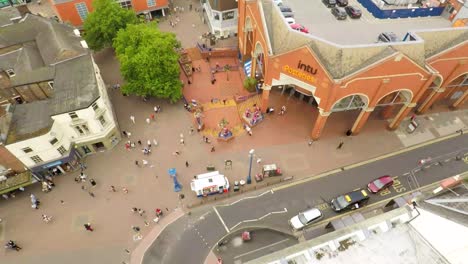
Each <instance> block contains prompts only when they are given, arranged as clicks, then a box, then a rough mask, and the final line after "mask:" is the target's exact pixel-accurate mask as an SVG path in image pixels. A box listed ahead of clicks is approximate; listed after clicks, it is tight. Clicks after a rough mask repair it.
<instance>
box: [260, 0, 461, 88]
mask: <svg viewBox="0 0 468 264" xmlns="http://www.w3.org/2000/svg"><path fill="white" fill-rule="evenodd" d="M287 1H290V2H287ZM294 1H296V4H297V7H295V6H293V4H294ZM297 1H301V0H285V1H284V2H283V3H284V5H290V7H291V8H292V9H293V11H295V10H298V11H297V12H294V13H295V14H296V16H295V19H296V22H297V23H301V24H304V25H305V26H306V27H308V28H309V31H310V34H305V33H301V32H298V31H295V30H292V29H291V28H290V27H289V26H288V25H287V23H286V21H285V20H284V17H283V15H282V14H281V12H280V10H279V8H278V7H277V6H276V5H275V4H274V3H273V2H272V1H271V0H261V3H262V10H263V13H264V17H265V24H266V27H267V29H268V38H269V43H270V45H271V47H265V49H267V48H268V50H270V48H271V50H270V52H271V53H273V54H275V55H278V54H282V53H286V52H288V51H291V50H294V49H297V48H300V47H304V46H307V47H309V48H310V49H311V50H312V51H313V53H314V54H315V55H316V56H317V57H318V58H319V60H320V61H321V63H322V64H323V65H324V66H325V68H326V69H327V70H328V72H329V73H330V74H331V76H332V77H333V78H334V79H342V78H345V77H347V76H349V75H351V74H353V73H355V72H357V71H359V70H361V69H363V68H364V67H366V66H369V65H371V64H373V63H376V62H378V61H382V60H385V59H388V58H390V57H391V56H397V55H399V54H403V55H405V56H406V57H408V58H409V59H411V61H413V62H414V63H416V64H417V65H419V66H421V67H422V68H425V67H426V65H425V64H426V59H428V58H429V57H430V56H434V55H436V54H438V53H441V52H443V51H444V50H447V49H449V48H452V47H454V46H456V45H459V44H461V43H463V42H467V41H468V27H462V28H443V27H447V26H450V23H449V22H448V21H445V20H443V21H444V22H442V19H443V18H427V19H426V18H413V19H387V20H385V21H380V22H379V21H374V22H375V23H368V24H369V27H373V28H375V30H374V31H375V32H374V33H372V37H370V36H368V37H366V34H370V33H369V32H372V30H371V29H368V28H367V25H365V24H363V25H362V26H356V27H354V26H353V28H352V29H351V28H350V29H348V28H346V27H343V26H342V25H340V24H342V23H351V24H353V23H367V22H366V21H365V20H364V19H363V21H361V22H359V21H348V22H346V21H338V20H336V19H335V18H334V17H333V15H331V13H330V10H328V8H326V7H325V6H324V5H323V4H322V2H321V1H313V2H310V3H307V4H304V6H302V5H299V4H298V3H300V2H297ZM350 3H351V4H352V3H353V2H352V1H351V2H350ZM309 9H311V10H309ZM305 10H309V11H310V12H306V11H305ZM304 12H305V13H304ZM314 12H315V13H316V15H310V14H315V13H314ZM363 12H367V11H365V10H363ZM297 13H299V14H297ZM300 13H304V14H305V17H307V19H306V20H304V21H309V22H308V23H313V21H314V20H315V19H318V20H320V19H322V20H320V21H322V22H320V23H318V21H317V23H318V24H317V25H315V26H314V27H313V28H314V30H312V29H313V28H312V26H310V27H309V26H308V25H307V24H306V23H305V22H304V23H303V22H301V15H300ZM326 17H328V18H329V20H330V21H329V23H328V22H327V23H325V22H323V21H327V19H328V18H327V19H325V18H326ZM304 19H305V18H304ZM348 20H350V19H348ZM407 20H408V22H404V21H407ZM419 20H422V21H425V20H428V21H430V20H436V21H439V22H437V23H440V24H441V25H440V26H438V27H436V25H434V26H433V25H432V24H431V23H430V22H428V21H425V22H423V23H422V25H424V27H422V26H421V27H419V28H418V27H417V26H412V25H416V24H418V22H417V21H419ZM310 21H312V22H310ZM382 23H384V24H385V25H386V24H391V25H393V26H394V27H395V28H400V27H401V26H400V24H401V23H403V24H404V23H407V24H408V26H407V27H402V28H404V31H405V32H406V33H409V34H411V36H413V37H412V38H411V39H412V40H411V41H410V40H409V39H410V38H408V40H406V41H404V42H403V41H400V42H391V43H376V40H377V36H378V35H379V34H380V33H381V32H385V31H388V30H384V29H383V28H384V27H382V26H380V24H382ZM437 23H436V24H437ZM422 28H424V29H422ZM434 28H435V29H434ZM377 29H378V31H377ZM411 29H417V30H413V31H410V30H411ZM363 32H364V33H363ZM335 35H336V36H339V38H337V37H336V36H335ZM402 37H403V36H402ZM350 39H354V40H353V41H350ZM265 52H266V51H265Z"/></svg>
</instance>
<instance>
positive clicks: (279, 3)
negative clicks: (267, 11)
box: [273, 0, 283, 6]
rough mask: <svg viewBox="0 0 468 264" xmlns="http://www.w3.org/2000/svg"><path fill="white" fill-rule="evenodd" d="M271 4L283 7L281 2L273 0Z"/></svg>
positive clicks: (280, 0) (281, 0)
mask: <svg viewBox="0 0 468 264" xmlns="http://www.w3.org/2000/svg"><path fill="white" fill-rule="evenodd" d="M273 3H275V5H277V6H280V5H283V0H273Z"/></svg>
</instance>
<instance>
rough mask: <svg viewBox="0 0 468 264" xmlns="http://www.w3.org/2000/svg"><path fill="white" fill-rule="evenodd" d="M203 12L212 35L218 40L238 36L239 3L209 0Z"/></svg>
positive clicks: (233, 0)
mask: <svg viewBox="0 0 468 264" xmlns="http://www.w3.org/2000/svg"><path fill="white" fill-rule="evenodd" d="M203 12H204V15H205V19H206V20H207V22H208V26H209V28H210V32H211V34H213V35H215V36H216V37H217V38H228V37H234V36H237V18H238V11H237V1H235V0H207V1H206V2H205V3H204V4H203Z"/></svg>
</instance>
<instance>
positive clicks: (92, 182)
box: [89, 179, 96, 188]
mask: <svg viewBox="0 0 468 264" xmlns="http://www.w3.org/2000/svg"><path fill="white" fill-rule="evenodd" d="M89 183H91V187H93V188H94V187H96V181H95V180H94V179H89Z"/></svg>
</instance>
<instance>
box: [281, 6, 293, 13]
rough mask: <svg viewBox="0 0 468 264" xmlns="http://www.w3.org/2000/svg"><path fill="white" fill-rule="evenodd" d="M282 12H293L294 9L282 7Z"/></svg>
mask: <svg viewBox="0 0 468 264" xmlns="http://www.w3.org/2000/svg"><path fill="white" fill-rule="evenodd" d="M279 8H280V10H281V12H292V9H291V8H290V7H289V6H284V5H283V6H280V7H279Z"/></svg>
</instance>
